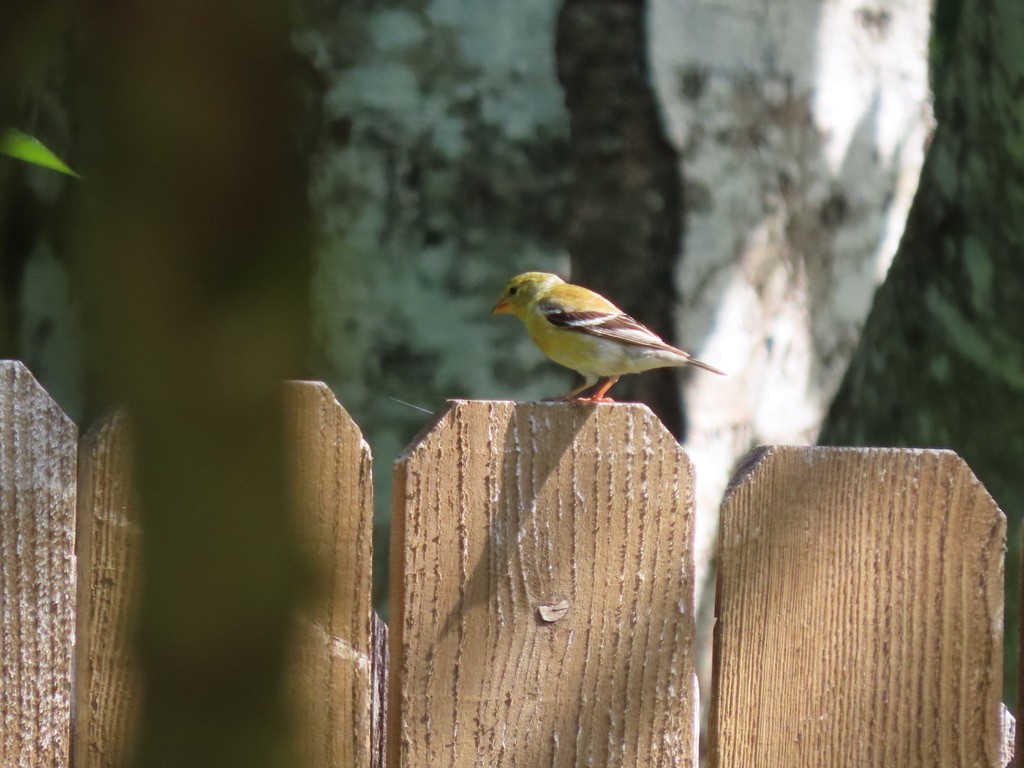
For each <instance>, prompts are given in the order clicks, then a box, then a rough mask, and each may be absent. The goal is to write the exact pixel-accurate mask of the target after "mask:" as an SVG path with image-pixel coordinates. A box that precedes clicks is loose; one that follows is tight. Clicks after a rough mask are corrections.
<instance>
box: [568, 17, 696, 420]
mask: <svg viewBox="0 0 1024 768" xmlns="http://www.w3.org/2000/svg"><path fill="white" fill-rule="evenodd" d="M646 14H647V3H646V2H636V0H565V3H564V5H563V6H562V10H561V13H560V14H559V17H558V36H557V47H556V50H557V55H558V75H559V79H560V80H561V83H562V87H563V89H564V90H565V101H566V106H567V107H568V109H569V116H570V127H571V132H572V142H571V144H570V157H571V159H572V168H573V172H574V176H573V187H572V193H571V195H570V196H569V202H568V210H567V212H566V224H565V235H564V237H565V241H566V245H567V246H568V248H569V254H570V256H571V258H572V277H573V280H574V281H575V282H579V283H582V284H583V285H586V286H588V287H590V288H593V289H594V290H596V291H598V292H599V293H602V294H604V295H606V296H608V297H610V298H611V299H612V300H613V301H615V303H616V304H618V305H619V306H620V307H621V308H622V309H623V310H625V311H626V312H628V313H629V314H631V315H633V316H634V317H636V318H637V319H639V320H640V321H641V322H643V323H644V324H645V325H647V326H648V327H649V328H650V329H651V330H652V331H654V332H655V333H657V334H658V335H659V336H661V337H662V338H663V339H665V341H667V342H669V343H670V344H671V343H673V342H674V340H675V335H676V334H675V328H674V324H673V319H674V311H675V305H676V303H677V301H678V296H677V294H676V291H675V288H674V285H673V280H672V273H673V270H674V268H675V264H676V261H677V254H678V251H679V247H680V229H681V222H682V213H683V211H682V207H681V200H682V194H681V191H682V189H681V186H682V183H681V180H680V169H679V159H678V157H677V155H676V152H675V149H674V148H673V147H672V145H671V144H669V142H668V140H667V138H666V137H665V132H664V128H663V126H662V122H661V116H660V115H659V113H658V105H657V102H656V100H655V96H654V92H653V90H652V87H651V79H650V72H649V66H648V57H647V34H646V30H645V28H644V27H645V20H646ZM612 395H613V397H615V398H616V399H621V400H635V401H640V402H644V403H647V404H648V405H649V406H650V407H651V409H652V410H653V411H654V412H655V413H656V414H657V415H658V417H659V418H660V419H661V421H662V422H663V423H664V424H665V426H667V427H668V428H669V430H671V431H672V433H673V434H674V435H675V436H676V437H677V438H678V437H680V436H681V434H682V432H683V421H682V409H681V407H680V402H679V388H678V385H677V379H676V372H675V371H672V370H669V369H661V370H658V371H653V372H651V373H648V374H645V375H644V376H629V377H626V378H624V379H623V380H622V381H621V382H620V383H619V384H616V385H615V391H614V392H613V393H612Z"/></svg>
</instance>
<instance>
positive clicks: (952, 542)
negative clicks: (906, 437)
mask: <svg viewBox="0 0 1024 768" xmlns="http://www.w3.org/2000/svg"><path fill="white" fill-rule="evenodd" d="M1005 551H1006V521H1005V518H1004V517H1003V515H1002V513H1001V512H1000V511H999V509H998V508H997V507H996V505H995V503H994V502H993V500H992V498H991V497H990V496H989V495H988V493H987V492H986V491H985V489H984V488H983V487H982V486H981V484H980V483H979V482H978V480H977V479H976V478H975V477H974V475H973V474H972V473H971V471H970V470H969V469H968V468H967V466H966V464H964V462H963V461H961V460H960V459H959V458H958V457H957V456H956V455H955V454H953V453H950V452H947V451H931V450H928V451H915V450H881V449H838V448H811V447H799V448H797V447H791V448H770V449H761V451H760V452H759V453H758V454H757V455H755V456H753V457H752V458H751V459H750V460H748V462H747V466H746V468H745V469H743V470H741V472H740V474H739V475H738V477H737V478H736V479H735V480H734V483H733V485H732V486H731V488H730V490H729V492H727V494H726V498H725V501H724V502H723V505H722V522H721V540H720V550H719V576H718V607H717V614H718V623H717V625H716V631H715V640H716V643H715V645H716V647H715V650H716V654H715V669H714V686H713V692H712V703H711V724H710V728H711V730H710V747H711V752H710V758H711V761H710V762H711V765H712V766H773V767H774V766H787V767H789V766H793V767H797V766H814V767H815V768H817V767H818V766H823V765H827V766H865V765H879V766H881V765H885V766H890V765H891V766H897V765H898V766H901V767H904V768H912V767H913V766H936V765H965V766H966V765H989V766H995V765H1000V762H999V758H1000V745H1001V740H1002V722H1001V717H1000V708H1001V701H1000V700H1001V690H1002V637H1003V630H1002V617H1003V558H1004V554H1005Z"/></svg>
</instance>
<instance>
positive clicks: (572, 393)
mask: <svg viewBox="0 0 1024 768" xmlns="http://www.w3.org/2000/svg"><path fill="white" fill-rule="evenodd" d="M596 383H597V378H593V379H591V378H586V379H585V380H584V382H583V383H582V384H580V385H579V386H578V387H576V388H575V389H571V390H569V391H568V392H566V393H565V394H564V395H561V396H560V397H549V398H547V399H546V400H545V402H548V403H550V402H565V401H567V400H575V399H576V395H578V394H579V393H580V392H582V391H583V390H584V389H587V388H589V387H592V386H594V385H595V384H596Z"/></svg>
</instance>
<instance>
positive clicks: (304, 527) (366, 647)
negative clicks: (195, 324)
mask: <svg viewBox="0 0 1024 768" xmlns="http://www.w3.org/2000/svg"><path fill="white" fill-rule="evenodd" d="M286 403H287V413H288V416H289V419H290V428H291V430H292V445H293V446H294V451H293V453H292V456H293V466H292V469H293V479H294V483H295V492H296V498H297V501H298V504H297V512H298V521H297V522H298V529H299V534H300V539H301V541H302V542H303V544H304V546H305V547H306V554H307V561H308V562H309V563H310V564H311V566H312V568H313V575H314V583H315V584H316V586H317V590H316V591H315V592H314V593H313V594H312V595H310V599H309V601H308V602H307V605H306V608H305V610H304V611H303V614H302V616H301V617H300V621H299V629H298V637H297V650H296V654H295V658H294V660H293V669H292V677H291V683H292V698H293V702H294V704H295V708H296V709H295V711H296V717H297V720H298V726H299V733H298V738H299V749H300V752H301V765H303V766H308V767H309V768H338V766H351V767H352V768H370V766H371V756H372V742H371V719H372V709H373V707H372V703H373V680H372V676H373V669H372V667H373V664H372V656H373V645H372V641H371V611H372V609H371V589H372V573H371V559H372V539H373V486H372V481H371V476H370V448H369V446H368V445H367V444H366V442H365V441H364V440H363V437H362V433H361V432H360V431H359V428H358V427H357V426H356V424H355V422H353V421H352V419H351V417H350V416H349V415H348V413H347V412H346V411H345V409H344V408H342V407H341V405H339V404H338V401H337V400H335V398H334V395H333V394H332V393H331V391H330V389H329V388H328V387H327V385H326V384H323V383H320V382H289V383H288V385H287V387H286Z"/></svg>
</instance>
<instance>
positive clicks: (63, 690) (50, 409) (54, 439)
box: [0, 360, 78, 768]
mask: <svg viewBox="0 0 1024 768" xmlns="http://www.w3.org/2000/svg"><path fill="white" fill-rule="evenodd" d="M77 439H78V430H77V428H76V427H75V425H74V423H73V422H72V421H71V419H69V418H68V417H67V416H66V415H65V414H64V412H63V411H62V410H61V409H60V407H59V406H58V405H57V404H56V403H55V402H54V401H53V400H52V399H51V398H50V396H49V395H48V394H47V393H46V391H45V390H44V389H43V388H42V387H41V386H40V385H39V382H37V381H36V380H35V378H34V377H33V376H32V374H31V373H29V370H28V368H26V367H25V365H24V364H23V363H21V362H18V361H14V360H3V361H0V668H2V669H3V670H4V674H3V678H2V679H0V718H2V727H0V765H5V766H6V765H47V766H57V768H64V767H65V766H67V765H68V761H69V755H70V739H71V654H72V643H73V640H74V636H75V497H76V490H75V462H76V456H77V445H76V443H77Z"/></svg>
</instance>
